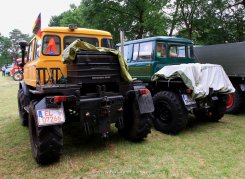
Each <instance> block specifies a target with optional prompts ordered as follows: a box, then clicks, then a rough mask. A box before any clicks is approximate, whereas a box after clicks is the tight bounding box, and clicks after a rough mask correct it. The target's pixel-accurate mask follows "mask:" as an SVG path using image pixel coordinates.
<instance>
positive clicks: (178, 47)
mask: <svg viewBox="0 0 245 179" xmlns="http://www.w3.org/2000/svg"><path fill="white" fill-rule="evenodd" d="M168 49H169V50H168V55H169V57H170V58H187V54H186V45H185V44H169V48H168Z"/></svg>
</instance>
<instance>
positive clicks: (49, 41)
mask: <svg viewBox="0 0 245 179" xmlns="http://www.w3.org/2000/svg"><path fill="white" fill-rule="evenodd" d="M42 49H43V50H42V53H43V54H44V55H49V56H57V55H60V38H59V37H58V36H56V35H46V36H44V38H43V48H42Z"/></svg>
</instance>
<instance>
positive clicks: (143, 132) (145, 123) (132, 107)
mask: <svg viewBox="0 0 245 179" xmlns="http://www.w3.org/2000/svg"><path fill="white" fill-rule="evenodd" d="M123 118H124V120H123V123H124V127H123V128H122V129H118V132H119V134H120V135H122V136H123V137H124V138H125V139H127V140H130V141H134V142H140V141H142V140H143V139H144V138H146V137H147V135H148V134H149V133H150V132H151V118H152V116H151V114H149V113H146V114H140V110H139V107H138V103H137V101H136V100H135V99H133V100H128V101H126V102H125V104H124V114H123Z"/></svg>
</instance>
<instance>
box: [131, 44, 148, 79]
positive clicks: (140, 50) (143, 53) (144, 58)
mask: <svg viewBox="0 0 245 179" xmlns="http://www.w3.org/2000/svg"><path fill="white" fill-rule="evenodd" d="M129 73H130V74H131V75H132V77H134V78H137V79H139V80H142V81H145V82H149V81H151V76H152V75H153V42H152V41H148V42H142V43H135V44H133V53H132V59H131V61H130V63H129Z"/></svg>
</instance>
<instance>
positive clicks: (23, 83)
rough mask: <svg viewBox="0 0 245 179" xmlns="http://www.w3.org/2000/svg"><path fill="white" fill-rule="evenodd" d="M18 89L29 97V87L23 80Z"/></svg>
mask: <svg viewBox="0 0 245 179" xmlns="http://www.w3.org/2000/svg"><path fill="white" fill-rule="evenodd" d="M19 89H23V91H24V95H25V96H27V97H28V98H29V96H30V92H29V88H28V87H27V85H26V83H25V82H24V81H21V82H20V85H19Z"/></svg>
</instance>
